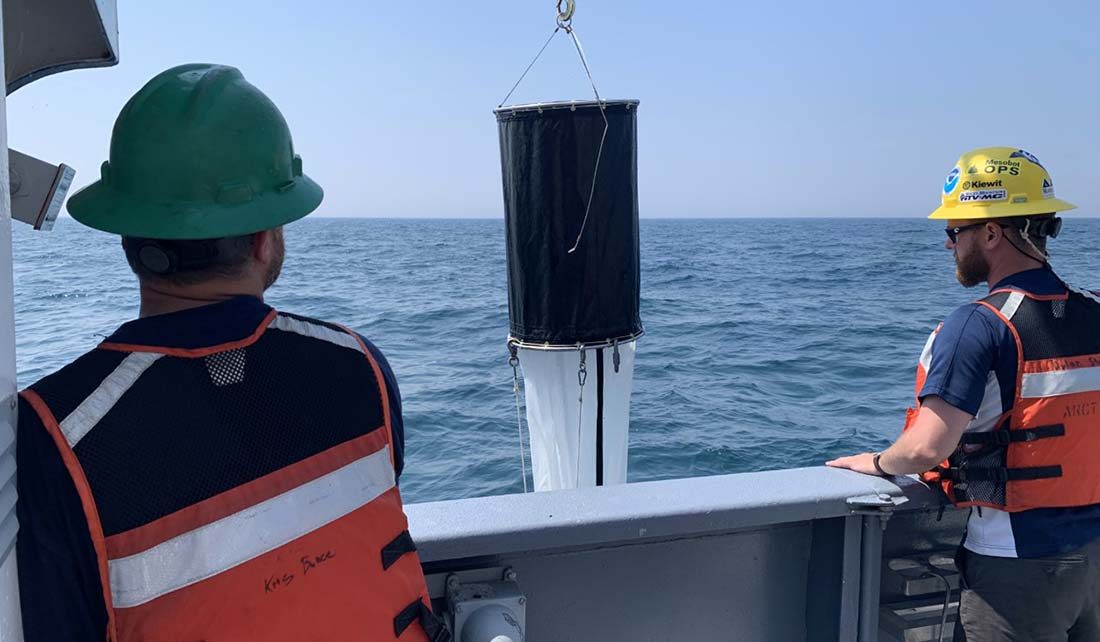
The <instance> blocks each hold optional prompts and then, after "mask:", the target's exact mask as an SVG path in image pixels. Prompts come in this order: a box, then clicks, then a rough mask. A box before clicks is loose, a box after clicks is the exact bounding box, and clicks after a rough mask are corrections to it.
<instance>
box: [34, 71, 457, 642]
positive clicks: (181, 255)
mask: <svg viewBox="0 0 1100 642" xmlns="http://www.w3.org/2000/svg"><path fill="white" fill-rule="evenodd" d="M321 198H322V192H321V188H320V187H319V186H318V185H317V184H316V183H314V182H313V181H312V180H310V179H309V178H308V177H307V176H306V175H305V174H303V173H302V160H301V158H300V157H299V156H297V155H296V154H295V153H294V145H293V142H292V140H291V137H290V130H289V129H288V127H287V124H286V121H285V120H284V119H283V116H282V114H281V113H280V112H279V110H278V109H277V108H276V106H275V105H274V104H273V103H272V102H271V100H269V99H268V98H267V96H265V95H264V94H263V93H262V92H260V90H258V89H257V88H256V87H254V86H253V85H251V84H250V83H248V82H247V81H246V80H245V79H244V77H243V76H242V75H241V73H240V71H238V70H237V69H234V68H232V67H226V66H221V65H207V64H194V65H183V66H180V67H175V68H172V69H169V70H167V71H165V72H163V73H161V74H158V75H157V76H156V77H155V78H153V79H152V80H150V81H149V82H148V83H147V84H146V85H145V86H144V87H142V88H141V90H140V91H138V92H137V94H136V95H135V96H134V97H133V98H131V99H130V101H129V102H128V103H127V104H126V106H125V107H124V108H123V109H122V112H121V113H120V114H119V117H118V120H117V121H116V122H115V128H114V133H113V135H112V137H111V151H110V160H109V161H108V162H105V163H104V164H103V168H102V176H101V178H100V180H99V181H97V182H95V183H94V184H92V185H90V186H88V187H86V188H85V189H83V190H81V191H80V192H79V193H77V194H75V195H74V196H73V197H72V199H71V200H70V202H69V211H70V213H71V214H72V215H73V217H74V218H75V219H77V220H78V221H80V222H81V223H84V224H85V225H88V226H91V227H94V228H96V229H99V230H104V231H107V232H111V233H114V234H118V235H120V236H122V246H123V249H124V251H125V254H126V259H127V260H128V261H129V263H130V266H131V267H132V268H133V271H134V272H135V274H136V275H137V278H138V283H139V285H140V293H141V310H140V316H139V318H138V319H136V320H133V321H130V322H128V323H126V324H124V325H123V326H121V327H120V328H119V329H118V330H116V331H115V332H114V333H113V334H112V335H111V336H110V337H108V338H107V339H106V341H104V342H103V343H101V344H99V345H98V346H97V347H96V348H95V349H93V350H91V351H90V352H88V353H87V354H85V355H84V356H82V357H80V358H79V359H77V360H76V361H75V362H74V363H72V364H70V365H68V366H66V367H64V368H62V369H61V370H60V371H58V372H56V373H54V374H52V375H50V376H48V377H46V378H44V379H43V380H41V381H39V382H37V383H35V384H34V385H32V386H31V387H30V388H28V389H27V390H25V391H23V393H22V394H21V399H20V408H19V433H18V435H19V436H18V440H19V441H18V445H17V452H18V459H19V462H18V466H19V479H18V485H19V487H18V491H19V503H18V507H17V511H18V518H19V523H20V527H21V528H20V533H19V539H18V542H17V551H18V559H19V573H20V586H21V588H20V591H21V603H22V609H23V625H24V633H25V639H26V642H62V641H64V642H104V641H105V640H109V641H111V642H198V641H199V640H210V641H211V642H213V641H217V640H225V641H228V640H265V641H267V642H307V641H312V642H330V641H338V640H372V641H375V640H377V641H381V640H394V641H414V640H415V641H419V642H425V641H432V642H437V641H440V640H445V639H448V637H449V634H448V633H447V631H446V629H445V628H444V627H443V626H442V625H441V623H440V622H439V621H438V620H437V619H435V617H434V616H433V615H432V613H431V611H430V609H429V607H428V593H427V588H426V586H425V582H424V576H423V571H422V570H421V567H420V562H419V559H418V557H417V555H416V547H415V546H414V544H413V542H412V540H411V538H410V536H409V532H408V530H407V528H408V527H407V523H406V519H405V514H404V512H403V510H402V504H401V496H400V494H399V492H398V489H397V476H398V474H399V473H400V471H401V466H402V442H403V436H402V430H401V400H400V396H399V394H398V392H397V385H396V382H395V380H394V376H393V373H392V372H391V371H390V368H389V366H388V365H387V364H386V360H385V359H384V358H383V356H382V354H381V353H380V352H379V351H378V349H377V348H375V347H374V346H373V345H371V344H370V343H369V342H368V341H367V340H366V339H364V338H363V337H361V336H360V335H358V334H357V333H355V332H353V331H351V330H349V329H347V328H345V327H343V326H341V325H337V324H333V323H327V322H324V321H317V320H314V319H309V318H306V317H302V316H297V315H293V314H288V313H284V312H278V311H276V310H274V309H272V308H271V307H270V306H268V305H267V304H265V303H264V300H263V295H264V292H265V290H267V288H269V287H270V286H271V285H272V284H273V283H275V280H276V278H277V277H278V275H279V270H280V268H281V266H282V263H283V256H284V245H283V235H282V226H283V225H285V224H287V223H290V222H292V221H295V220H297V219H300V218H302V217H304V216H305V215H307V214H309V213H310V212H311V211H313V210H314V209H315V208H316V207H317V206H318V205H319V204H320V203H321Z"/></svg>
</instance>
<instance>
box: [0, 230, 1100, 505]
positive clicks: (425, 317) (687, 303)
mask: <svg viewBox="0 0 1100 642" xmlns="http://www.w3.org/2000/svg"><path fill="white" fill-rule="evenodd" d="M1066 218H1067V221H1066V226H1065V230H1064V232H1063V235H1062V237H1061V238H1059V239H1056V240H1055V241H1053V242H1052V249H1053V252H1054V266H1055V268H1056V269H1057V270H1058V271H1059V272H1060V273H1061V275H1062V276H1063V278H1065V279H1067V280H1068V281H1070V282H1071V283H1073V284H1076V285H1081V286H1091V287H1093V288H1100V269H1098V268H1100V256H1098V253H1097V240H1098V239H1100V219H1075V218H1073V216H1072V214H1071V215H1069V216H1067V217H1066ZM941 227H942V223H940V222H936V221H926V220H919V219H912V220H909V219H902V220H897V219H895V220H837V219H826V220H823V219H815V220H789V219H785V220H763V219H749V220H643V221H642V226H641V240H642V248H641V252H642V320H643V322H644V323H645V326H646V330H647V334H646V335H645V336H644V337H643V338H642V339H641V341H640V342H639V346H638V354H637V362H636V366H635V374H634V396H633V402H632V406H631V435H630V479H631V481H641V480H651V479H665V478H672V477H687V476H697V475H714V474H722V473H732V472H742V471H754V470H766V469H773V468H787V467H795V466H810V465H817V464H820V463H821V462H823V461H824V460H825V459H827V458H829V457H831V456H834V455H839V454H845V453H850V452H855V451H858V450H863V449H872V448H878V447H881V446H883V445H885V444H887V443H888V442H889V441H890V440H891V439H893V438H894V437H895V436H896V435H897V433H898V431H899V430H900V428H901V423H902V416H903V413H904V408H905V406H906V405H907V404H908V403H909V400H910V397H911V396H912V394H913V389H912V385H913V384H912V378H913V372H914V368H915V362H916V358H917V356H918V353H919V352H920V349H921V347H922V345H923V343H924V340H925V339H926V338H927V335H928V332H929V331H931V330H932V328H933V327H934V326H935V325H936V323H937V322H938V321H939V320H940V319H942V318H943V317H944V316H945V315H946V314H947V313H948V312H949V311H950V310H951V309H952V308H953V307H954V306H956V305H959V304H961V303H964V302H966V301H969V300H972V299H974V298H976V297H978V296H980V295H981V291H977V290H970V291H967V290H964V289H963V288H962V287H961V286H959V285H958V283H956V281H955V279H954V267H953V263H952V259H951V254H950V253H949V252H948V251H946V250H944V249H943V247H942V245H943V240H944V234H943V232H942V230H941V229H940V228H941ZM15 228H16V229H15V239H14V243H15V299H16V332H17V335H16V336H17V343H18V346H17V349H18V367H19V381H20V385H22V386H25V385H28V384H30V383H32V382H33V381H35V380H36V379H38V378H39V377H41V376H43V375H45V374H48V373H50V372H52V371H54V370H56V369H57V368H59V367H61V366H62V365H64V364H65V363H66V362H68V361H70V360H71V359H73V358H74V357H76V356H78V355H80V354H81V353H83V352H85V351H86V350H88V349H90V348H92V347H93V346H94V345H95V344H96V343H97V342H98V341H99V340H101V339H102V338H103V336H104V335H106V334H109V333H110V332H111V331H112V330H113V329H114V328H115V327H116V326H118V325H119V324H121V323H122V322H124V321H127V320H129V319H131V318H133V317H134V316H135V315H136V312H137V286H136V283H135V281H134V278H133V277H132V275H131V274H130V272H129V269H128V268H127V266H126V262H125V259H124V258H123V256H122V252H121V249H120V247H119V244H118V240H117V238H115V237H112V236H109V235H107V234H103V233H100V232H95V231H93V230H89V229H86V228H83V227H81V226H80V225H78V224H76V223H75V222H74V221H72V220H68V219H64V220H61V221H59V222H58V226H57V228H56V229H55V230H54V231H53V232H52V233H48V234H43V233H35V232H33V231H31V230H30V229H29V228H27V227H26V226H24V225H16V226H15ZM286 242H287V260H286V265H285V268H284V271H283V276H282V278H281V279H280V280H279V282H278V283H277V284H276V285H275V287H274V288H272V290H271V291H270V292H269V296H268V301H269V302H270V303H272V304H273V305H275V306H276V307H278V308H280V309H283V310H287V311H290V312H297V313H300V314H305V315H309V316H314V317H319V318H322V319H329V320H333V321H340V322H342V323H345V324H348V325H350V326H352V327H354V328H356V329H358V330H359V331H361V332H362V333H364V334H365V335H367V336H368V337H370V338H371V339H372V340H373V341H374V342H375V343H376V344H377V345H378V346H379V347H381V348H382V350H383V351H384V352H385V353H386V355H387V357H388V358H389V360H390V363H391V365H392V366H393V368H394V370H395V371H396V373H397V377H398V380H399V383H400V387H401V392H402V396H403V399H404V406H405V425H406V447H407V455H406V458H407V466H406V469H405V475H404V476H403V477H402V490H403V492H404V494H405V495H406V498H407V499H411V500H412V501H430V500H437V499H451V498H457V497H469V496H474V495H491V494H500V493H509V492H520V491H521V490H522V485H521V480H520V473H519V455H518V452H519V447H518V445H517V434H516V425H515V408H514V405H513V403H514V402H513V397H512V387H511V374H512V373H511V369H510V368H509V367H508V363H507V361H508V352H507V349H506V346H505V337H506V336H507V333H508V306H507V293H506V291H505V272H504V226H503V222H502V221H500V220H380V219H322V218H317V219H306V220H304V221H302V222H299V223H295V224H293V225H291V226H290V227H288V228H287V229H286Z"/></svg>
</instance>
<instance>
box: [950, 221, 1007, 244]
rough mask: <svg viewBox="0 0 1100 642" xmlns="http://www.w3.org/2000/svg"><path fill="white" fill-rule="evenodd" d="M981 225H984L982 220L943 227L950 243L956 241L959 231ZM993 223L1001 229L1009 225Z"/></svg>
mask: <svg viewBox="0 0 1100 642" xmlns="http://www.w3.org/2000/svg"><path fill="white" fill-rule="evenodd" d="M983 225H985V223H984V222H983V223H972V224H970V225H963V226H962V227H948V228H945V229H944V232H946V233H947V238H949V239H951V242H952V243H958V239H959V234H960V233H961V232H965V231H967V230H970V229H974V228H975V227H982V226H983ZM994 225H996V226H997V227H1000V228H1001V229H1005V228H1008V227H1011V226H1009V225H1005V224H1004V223H994Z"/></svg>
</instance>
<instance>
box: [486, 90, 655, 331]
mask: <svg viewBox="0 0 1100 642" xmlns="http://www.w3.org/2000/svg"><path fill="white" fill-rule="evenodd" d="M603 104H604V114H605V115H606V116H607V136H606V139H605V141H604V145H603V152H602V154H601V155H600V160H599V165H598V167H597V163H596V155H597V153H598V152H599V150H600V139H601V137H602V136H603V133H604V119H603V116H601V114H600V105H599V103H597V102H595V101H591V102H567V103H541V104H536V105H522V106H512V107H501V108H499V109H497V110H496V112H495V113H496V116H497V123H498V125H499V129H500V160H501V171H502V175H503V180H504V230H505V236H506V241H507V252H508V315H509V320H510V326H511V327H510V330H511V340H513V341H515V342H517V343H519V344H520V345H526V346H529V347H576V346H578V345H581V346H595V345H607V344H611V343H613V342H615V341H619V342H625V341H630V340H633V339H636V338H637V337H638V336H640V335H641V334H642V332H643V330H642V321H641V316H640V315H639V311H638V308H639V299H640V285H641V271H640V264H639V256H638V156H637V132H638V121H637V113H638V101H636V100H617V101H608V102H604V103H603ZM593 180H595V192H594V193H593V196H592V206H591V210H590V212H589V214H588V221H587V223H584V230H583V233H582V230H581V226H582V223H583V222H584V218H585V208H586V206H587V205H588V198H589V193H590V192H592V185H593ZM578 235H580V243H579V245H578V246H577V249H576V251H574V252H573V253H569V250H570V249H571V248H573V246H574V244H575V243H576V242H577V237H578Z"/></svg>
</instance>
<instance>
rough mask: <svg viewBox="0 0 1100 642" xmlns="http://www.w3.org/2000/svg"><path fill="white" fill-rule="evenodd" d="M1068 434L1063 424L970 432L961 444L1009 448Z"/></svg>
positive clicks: (964, 435) (964, 436) (965, 435)
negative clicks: (1008, 446)
mask: <svg viewBox="0 0 1100 642" xmlns="http://www.w3.org/2000/svg"><path fill="white" fill-rule="evenodd" d="M1065 434H1066V427H1065V425H1063V424H1054V425H1053V426H1039V427H1038V428H1026V429H1022V430H1010V429H1008V428H1002V429H1001V430H991V431H989V432H968V433H965V434H963V436H962V439H960V440H959V443H960V444H964V445H982V446H986V445H996V446H1007V445H1009V444H1013V443H1018V442H1021V441H1035V440H1036V439H1048V438H1050V437H1062V436H1064V435H1065Z"/></svg>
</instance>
